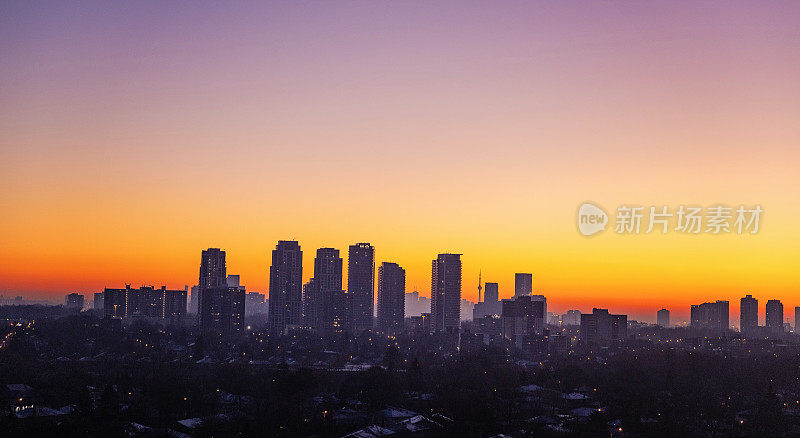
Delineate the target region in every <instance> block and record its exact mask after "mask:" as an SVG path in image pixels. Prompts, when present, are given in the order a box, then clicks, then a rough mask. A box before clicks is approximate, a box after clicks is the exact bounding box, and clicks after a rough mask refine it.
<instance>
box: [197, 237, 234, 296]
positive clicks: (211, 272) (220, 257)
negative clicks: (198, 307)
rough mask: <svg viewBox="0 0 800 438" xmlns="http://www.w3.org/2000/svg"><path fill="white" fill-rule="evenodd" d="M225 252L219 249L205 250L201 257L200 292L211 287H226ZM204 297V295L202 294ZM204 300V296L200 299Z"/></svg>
mask: <svg viewBox="0 0 800 438" xmlns="http://www.w3.org/2000/svg"><path fill="white" fill-rule="evenodd" d="M226 273H227V271H226V267H225V251H221V250H220V249H219V248H208V249H206V250H203V253H202V255H201V257H200V282H199V283H198V286H199V287H200V291H201V292H202V290H203V289H207V288H211V287H221V286H226V285H227V283H226ZM201 295H202V294H201ZM200 298H201V299H202V296H201V297H200Z"/></svg>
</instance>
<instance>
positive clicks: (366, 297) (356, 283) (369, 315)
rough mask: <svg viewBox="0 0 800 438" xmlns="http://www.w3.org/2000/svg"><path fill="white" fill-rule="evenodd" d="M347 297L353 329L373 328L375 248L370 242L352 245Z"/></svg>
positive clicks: (348, 261) (356, 330) (348, 266)
mask: <svg viewBox="0 0 800 438" xmlns="http://www.w3.org/2000/svg"><path fill="white" fill-rule="evenodd" d="M347 297H348V299H349V300H350V303H349V307H350V311H351V323H352V327H353V331H355V332H361V331H363V330H372V319H373V314H374V312H375V304H374V302H375V248H373V247H372V245H370V244H369V243H357V244H355V245H350V251H349V253H348V259H347Z"/></svg>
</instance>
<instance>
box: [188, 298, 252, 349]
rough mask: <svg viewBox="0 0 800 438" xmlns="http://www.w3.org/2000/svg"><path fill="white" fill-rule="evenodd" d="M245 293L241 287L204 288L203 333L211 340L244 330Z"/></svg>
mask: <svg viewBox="0 0 800 438" xmlns="http://www.w3.org/2000/svg"><path fill="white" fill-rule="evenodd" d="M244 295H245V291H244V289H243V288H240V287H228V286H220V287H211V288H205V289H203V291H202V294H201V304H200V312H199V314H200V331H201V333H203V334H204V335H206V336H207V337H208V339H209V340H213V339H215V338H216V339H220V338H224V337H231V336H235V335H238V334H241V333H242V332H243V331H244V313H245V301H244ZM184 307H185V306H184Z"/></svg>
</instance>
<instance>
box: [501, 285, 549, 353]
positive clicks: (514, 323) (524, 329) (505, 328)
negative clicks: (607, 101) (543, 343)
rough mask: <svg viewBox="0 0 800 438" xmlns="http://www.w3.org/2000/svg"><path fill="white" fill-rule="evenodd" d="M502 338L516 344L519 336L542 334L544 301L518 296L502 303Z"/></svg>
mask: <svg viewBox="0 0 800 438" xmlns="http://www.w3.org/2000/svg"><path fill="white" fill-rule="evenodd" d="M502 307H503V309H502V315H501V317H502V332H503V336H505V337H506V338H508V339H511V340H514V341H515V342H518V341H519V339H518V337H519V336H526V335H532V334H536V333H539V334H541V333H543V331H544V324H545V315H546V313H545V310H544V309H545V307H544V301H541V300H534V299H532V298H531V297H530V296H524V295H523V296H520V297H516V298H511V299H507V300H503V301H502Z"/></svg>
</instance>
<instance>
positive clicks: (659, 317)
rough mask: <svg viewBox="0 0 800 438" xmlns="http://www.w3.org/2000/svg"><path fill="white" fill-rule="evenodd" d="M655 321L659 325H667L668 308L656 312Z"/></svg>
mask: <svg viewBox="0 0 800 438" xmlns="http://www.w3.org/2000/svg"><path fill="white" fill-rule="evenodd" d="M656 321H657V323H658V325H660V326H661V327H669V310H667V309H661V310H659V311H658V312H657V313H656Z"/></svg>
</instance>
